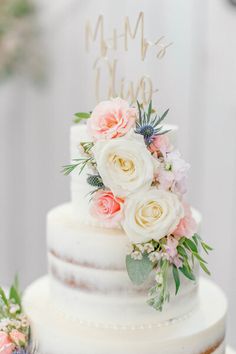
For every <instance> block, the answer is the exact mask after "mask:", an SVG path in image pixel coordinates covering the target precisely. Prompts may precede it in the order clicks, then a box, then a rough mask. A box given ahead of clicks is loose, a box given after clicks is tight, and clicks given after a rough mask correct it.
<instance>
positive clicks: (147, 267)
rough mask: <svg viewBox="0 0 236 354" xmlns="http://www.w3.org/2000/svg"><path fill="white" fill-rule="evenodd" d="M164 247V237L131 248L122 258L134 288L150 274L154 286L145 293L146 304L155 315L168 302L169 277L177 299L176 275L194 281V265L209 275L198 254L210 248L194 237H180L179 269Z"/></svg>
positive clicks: (178, 277)
mask: <svg viewBox="0 0 236 354" xmlns="http://www.w3.org/2000/svg"><path fill="white" fill-rule="evenodd" d="M166 243H167V238H166V237H165V238H163V239H161V240H160V241H159V242H157V241H154V240H152V241H150V242H148V243H145V244H140V245H135V244H134V245H132V250H131V252H130V254H129V255H127V257H126V268H127V271H128V275H129V277H130V279H131V281H132V282H133V283H134V284H135V285H141V284H143V283H144V282H145V281H146V280H147V279H148V277H149V276H150V274H151V273H153V272H154V274H155V275H156V282H155V285H154V286H153V287H152V288H151V289H150V291H149V299H148V304H149V305H150V306H152V307H154V308H155V309H156V310H158V311H162V309H163V306H164V304H165V303H166V302H168V301H169V299H170V293H169V289H168V279H170V277H171V276H172V277H173V281H174V283H175V295H177V294H178V292H179V289H180V287H181V276H180V273H181V274H182V276H184V277H186V278H188V279H189V280H191V281H196V277H195V274H194V273H195V272H194V270H195V267H196V262H197V263H198V264H199V265H200V267H201V268H202V269H203V271H204V272H205V273H206V274H208V275H210V272H209V270H208V268H207V262H206V261H205V260H204V259H203V258H202V256H201V255H200V250H201V249H202V250H203V251H204V252H205V253H207V254H208V253H209V251H212V248H211V247H210V246H209V245H207V244H206V243H205V242H204V241H203V240H202V239H201V238H200V236H199V235H198V234H194V235H193V236H192V238H191V239H190V238H187V237H182V238H181V239H180V240H179V243H178V246H177V252H178V257H179V260H180V261H181V266H180V267H179V268H178V267H177V266H176V265H175V264H174V262H173V261H172V260H171V259H170V258H168V254H167V253H166Z"/></svg>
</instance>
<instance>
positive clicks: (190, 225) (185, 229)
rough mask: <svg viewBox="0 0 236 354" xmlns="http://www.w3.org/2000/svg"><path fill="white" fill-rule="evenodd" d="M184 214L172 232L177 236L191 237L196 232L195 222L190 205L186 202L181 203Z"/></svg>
mask: <svg viewBox="0 0 236 354" xmlns="http://www.w3.org/2000/svg"><path fill="white" fill-rule="evenodd" d="M183 207H184V211H185V215H184V217H183V218H182V219H181V220H180V222H179V225H178V226H177V228H176V230H175V231H174V232H173V235H174V236H178V237H182V236H185V237H189V238H190V237H192V236H193V235H194V234H195V233H196V232H197V223H196V221H195V219H194V218H193V216H192V211H191V208H190V206H189V205H188V204H187V203H185V202H184V203H183Z"/></svg>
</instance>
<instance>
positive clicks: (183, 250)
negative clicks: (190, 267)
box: [177, 246, 188, 258]
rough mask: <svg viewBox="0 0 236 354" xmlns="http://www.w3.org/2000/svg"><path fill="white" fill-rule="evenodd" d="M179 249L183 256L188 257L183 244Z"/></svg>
mask: <svg viewBox="0 0 236 354" xmlns="http://www.w3.org/2000/svg"><path fill="white" fill-rule="evenodd" d="M177 251H178V253H179V254H180V255H181V256H182V257H184V258H188V255H187V252H186V251H185V249H184V248H183V247H182V246H178V247H177Z"/></svg>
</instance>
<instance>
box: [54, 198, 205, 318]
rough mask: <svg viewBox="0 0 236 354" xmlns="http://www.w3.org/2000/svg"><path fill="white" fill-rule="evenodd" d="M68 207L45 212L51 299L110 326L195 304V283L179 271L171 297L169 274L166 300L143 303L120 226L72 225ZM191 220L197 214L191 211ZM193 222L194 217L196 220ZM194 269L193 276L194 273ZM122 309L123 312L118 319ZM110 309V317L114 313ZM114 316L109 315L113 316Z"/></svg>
mask: <svg viewBox="0 0 236 354" xmlns="http://www.w3.org/2000/svg"><path fill="white" fill-rule="evenodd" d="M72 209H73V207H72V205H71V204H65V205H62V206H59V207H57V208H55V209H54V210H52V211H50V213H49V214H48V232H47V235H48V251H49V252H48V261H49V273H50V275H51V291H52V296H53V298H54V299H55V301H56V302H58V303H59V304H60V306H61V307H63V309H64V311H65V312H68V313H70V310H71V308H72V307H71V306H69V307H68V306H67V305H68V299H69V303H70V304H73V316H77V317H79V318H82V319H83V320H85V321H95V322H97V321H101V318H102V320H103V322H104V323H105V324H106V323H110V322H114V321H115V322H116V324H123V325H124V324H132V325H139V324H140V323H151V322H162V321H166V320H169V319H173V318H177V317H181V316H183V315H185V314H187V313H189V312H190V311H192V309H193V308H194V306H196V303H197V283H196V282H192V281H189V280H188V279H187V278H185V277H184V276H182V275H181V289H180V292H179V294H178V295H177V296H175V285H174V282H173V276H172V274H170V275H169V278H170V279H169V290H170V295H171V300H170V303H169V304H167V305H166V306H165V310H164V311H163V312H161V313H156V312H155V311H154V310H153V309H152V308H150V307H149V306H147V304H146V301H147V294H148V289H149V288H150V287H151V285H152V284H153V279H152V277H150V280H149V281H148V282H146V283H145V284H144V285H143V286H142V287H136V286H134V285H133V284H132V282H131V281H130V279H129V277H128V274H127V270H126V266H125V256H126V253H127V245H128V238H127V236H126V235H125V233H124V232H123V231H122V230H118V229H112V230H108V229H102V228H98V227H96V228H95V227H89V226H86V225H82V224H80V223H78V221H77V219H76V217H75V216H74V214H73V213H72ZM195 215H196V218H197V217H198V219H199V218H200V216H199V215H198V213H197V212H195ZM198 221H199V220H198ZM197 276H198V275H197V270H196V277H197ZM123 311H125V312H126V313H127V316H126V322H125V323H124V315H123ZM114 313H115V316H114ZM114 318H115V319H114Z"/></svg>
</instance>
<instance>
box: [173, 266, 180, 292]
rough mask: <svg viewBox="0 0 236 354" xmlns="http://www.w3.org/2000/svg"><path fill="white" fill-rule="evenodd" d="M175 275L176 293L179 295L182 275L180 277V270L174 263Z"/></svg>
mask: <svg viewBox="0 0 236 354" xmlns="http://www.w3.org/2000/svg"><path fill="white" fill-rule="evenodd" d="M173 277H174V280H175V295H177V294H178V292H179V287H180V277H179V270H178V268H177V267H176V266H174V265H173Z"/></svg>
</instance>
